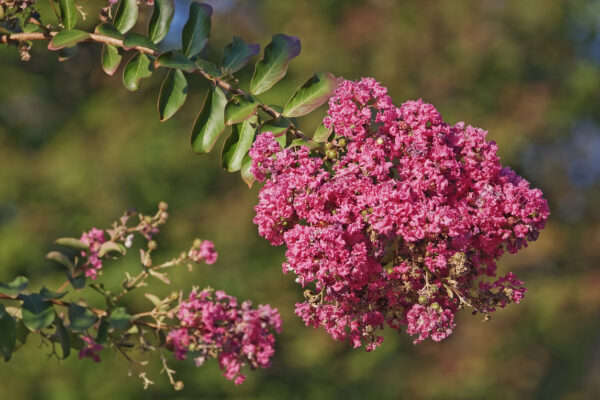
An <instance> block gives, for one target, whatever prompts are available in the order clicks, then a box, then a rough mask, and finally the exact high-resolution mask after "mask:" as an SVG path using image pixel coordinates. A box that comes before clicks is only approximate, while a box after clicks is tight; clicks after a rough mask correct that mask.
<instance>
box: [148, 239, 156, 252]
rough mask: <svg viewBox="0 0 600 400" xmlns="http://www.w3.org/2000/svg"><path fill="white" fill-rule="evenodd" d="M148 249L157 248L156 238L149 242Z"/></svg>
mask: <svg viewBox="0 0 600 400" xmlns="http://www.w3.org/2000/svg"><path fill="white" fill-rule="evenodd" d="M148 250H156V242H155V241H154V240H151V241H149V242H148Z"/></svg>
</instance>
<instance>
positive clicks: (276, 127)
mask: <svg viewBox="0 0 600 400" xmlns="http://www.w3.org/2000/svg"><path fill="white" fill-rule="evenodd" d="M290 126H292V123H291V122H290V121H289V120H288V119H287V118H284V117H279V118H277V119H271V120H268V121H265V122H263V124H262V125H261V126H260V128H259V132H260V133H263V132H271V133H272V134H273V136H275V140H276V141H277V142H278V143H279V145H280V146H281V148H282V149H283V148H285V143H286V132H287V131H288V129H289V128H290Z"/></svg>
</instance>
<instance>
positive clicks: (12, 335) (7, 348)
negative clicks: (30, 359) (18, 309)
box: [0, 304, 17, 361]
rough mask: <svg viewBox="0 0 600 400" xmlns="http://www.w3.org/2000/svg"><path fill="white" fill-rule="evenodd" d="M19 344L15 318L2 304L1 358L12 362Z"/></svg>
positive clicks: (0, 306)
mask: <svg viewBox="0 0 600 400" xmlns="http://www.w3.org/2000/svg"><path fill="white" fill-rule="evenodd" d="M16 344H17V324H16V322H15V320H14V318H13V317H12V316H11V315H10V314H9V313H7V312H6V310H5V309H4V306H3V305H2V304H0V356H2V357H3V358H4V361H8V360H10V357H11V356H12V353H13V351H14V350H15V345H16Z"/></svg>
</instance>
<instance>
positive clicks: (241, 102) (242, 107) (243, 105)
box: [225, 96, 258, 125]
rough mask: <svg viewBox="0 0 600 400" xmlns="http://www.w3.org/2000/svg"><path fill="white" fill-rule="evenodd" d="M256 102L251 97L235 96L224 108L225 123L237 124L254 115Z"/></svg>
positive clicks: (256, 106) (256, 107)
mask: <svg viewBox="0 0 600 400" xmlns="http://www.w3.org/2000/svg"><path fill="white" fill-rule="evenodd" d="M257 109H258V102H257V101H256V100H255V99H254V97H252V96H236V97H234V98H233V99H232V100H231V101H229V103H227V106H225V123H226V124H227V125H233V124H237V123H238V122H242V121H244V120H246V119H248V118H250V117H251V116H253V115H255V114H256V110H257Z"/></svg>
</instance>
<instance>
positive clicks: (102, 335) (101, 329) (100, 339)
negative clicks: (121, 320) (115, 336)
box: [95, 318, 110, 344]
mask: <svg viewBox="0 0 600 400" xmlns="http://www.w3.org/2000/svg"><path fill="white" fill-rule="evenodd" d="M108 328H110V324H109V323H108V321H107V320H106V319H104V318H103V319H102V320H101V321H100V325H98V334H97V335H96V340H95V341H96V343H98V344H103V343H106V339H108Z"/></svg>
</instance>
